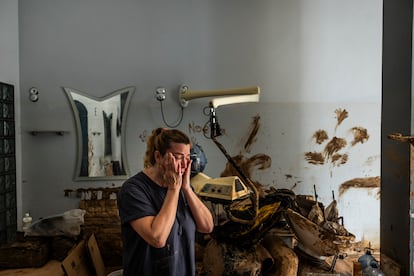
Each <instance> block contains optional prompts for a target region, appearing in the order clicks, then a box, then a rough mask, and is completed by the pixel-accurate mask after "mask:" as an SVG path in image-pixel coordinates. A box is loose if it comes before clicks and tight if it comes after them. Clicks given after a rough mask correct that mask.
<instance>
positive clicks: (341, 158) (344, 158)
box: [331, 153, 348, 167]
mask: <svg viewBox="0 0 414 276" xmlns="http://www.w3.org/2000/svg"><path fill="white" fill-rule="evenodd" d="M346 162H348V154H338V153H337V154H334V155H332V161H331V163H332V165H334V166H336V167H339V166H340V165H343V164H345V163H346Z"/></svg>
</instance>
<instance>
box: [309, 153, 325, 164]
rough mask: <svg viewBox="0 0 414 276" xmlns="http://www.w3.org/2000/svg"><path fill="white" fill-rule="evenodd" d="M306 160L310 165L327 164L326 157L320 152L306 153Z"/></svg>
mask: <svg viewBox="0 0 414 276" xmlns="http://www.w3.org/2000/svg"><path fill="white" fill-rule="evenodd" d="M305 160H306V161H308V163H309V164H313V165H323V164H325V157H324V156H323V154H322V153H320V152H310V151H309V152H306V153H305Z"/></svg>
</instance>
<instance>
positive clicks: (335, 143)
mask: <svg viewBox="0 0 414 276" xmlns="http://www.w3.org/2000/svg"><path fill="white" fill-rule="evenodd" d="M335 114H336V120H337V122H336V126H335V130H334V133H335V132H336V129H337V127H338V126H339V125H341V124H342V122H343V121H344V120H345V119H346V118H348V116H349V113H348V111H346V110H345V109H342V108H337V109H336V110H335ZM351 131H352V133H353V136H354V138H353V140H352V141H351V142H350V146H351V147H352V146H355V145H356V144H358V143H361V144H363V143H365V142H366V141H368V139H369V134H368V131H367V129H366V128H363V127H360V126H356V127H353V128H352V129H351ZM312 138H313V139H315V142H316V144H318V145H321V144H324V143H326V145H325V148H324V150H323V152H312V151H309V152H306V153H305V160H306V161H307V162H308V163H309V164H312V165H324V164H326V163H330V164H331V165H333V166H334V167H338V166H341V165H344V164H346V163H347V162H348V160H349V155H348V154H347V153H340V151H345V150H346V147H347V146H348V141H347V140H345V138H341V137H336V136H334V137H333V138H332V139H331V140H330V141H328V139H329V135H328V133H327V131H325V130H323V129H319V130H317V131H315V133H314V134H313V136H312ZM350 146H348V148H349V147H350ZM331 173H332V172H331Z"/></svg>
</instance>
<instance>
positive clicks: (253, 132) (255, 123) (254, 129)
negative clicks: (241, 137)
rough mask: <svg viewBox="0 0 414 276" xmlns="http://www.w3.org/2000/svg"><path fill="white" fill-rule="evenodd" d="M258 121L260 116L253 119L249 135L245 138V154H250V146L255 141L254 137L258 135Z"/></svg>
mask: <svg viewBox="0 0 414 276" xmlns="http://www.w3.org/2000/svg"><path fill="white" fill-rule="evenodd" d="M259 121H260V116H259V115H256V116H254V117H253V122H252V126H251V130H250V135H249V137H248V138H247V141H246V143H245V144H244V150H245V151H246V152H250V150H251V146H252V145H253V143H254V142H255V141H256V136H257V133H258V131H259V128H260V122H259Z"/></svg>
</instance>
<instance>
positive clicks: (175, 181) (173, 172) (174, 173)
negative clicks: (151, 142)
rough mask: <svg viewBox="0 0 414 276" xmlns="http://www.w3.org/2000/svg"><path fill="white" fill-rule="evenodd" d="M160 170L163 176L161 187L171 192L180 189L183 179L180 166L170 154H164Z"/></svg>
mask: <svg viewBox="0 0 414 276" xmlns="http://www.w3.org/2000/svg"><path fill="white" fill-rule="evenodd" d="M162 168H163V169H162V172H161V173H162V174H163V180H164V185H163V186H164V187H166V188H168V189H171V190H175V189H180V188H181V184H182V182H183V180H182V179H183V177H182V175H181V173H180V171H181V164H180V162H178V161H177V160H175V157H174V155H173V154H172V153H170V152H168V153H167V154H165V157H164V160H163V164H162Z"/></svg>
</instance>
